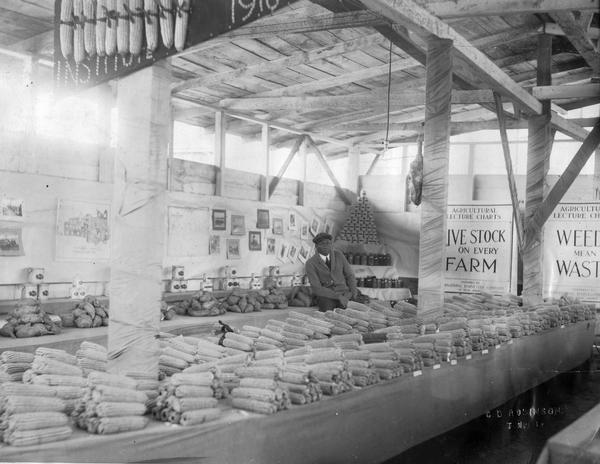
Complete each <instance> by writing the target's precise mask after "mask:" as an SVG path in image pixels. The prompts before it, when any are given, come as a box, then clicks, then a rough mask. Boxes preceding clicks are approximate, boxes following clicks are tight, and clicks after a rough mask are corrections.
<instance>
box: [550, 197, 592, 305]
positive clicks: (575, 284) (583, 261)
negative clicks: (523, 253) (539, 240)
mask: <svg viewBox="0 0 600 464" xmlns="http://www.w3.org/2000/svg"><path fill="white" fill-rule="evenodd" d="M543 247H544V253H543V282H544V283H543V285H544V292H543V294H544V296H545V297H560V296H561V295H563V294H565V293H566V294H569V295H570V296H575V297H577V298H579V299H580V300H582V301H590V302H600V203H561V204H559V205H558V206H557V207H556V208H555V209H554V211H553V212H552V215H551V216H550V217H549V218H548V220H547V221H546V224H545V225H544V235H543Z"/></svg>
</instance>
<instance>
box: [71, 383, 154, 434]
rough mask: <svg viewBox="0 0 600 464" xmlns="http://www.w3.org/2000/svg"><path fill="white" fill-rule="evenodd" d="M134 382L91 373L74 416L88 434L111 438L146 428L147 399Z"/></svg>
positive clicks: (73, 413) (76, 422)
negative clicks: (119, 433) (113, 434)
mask: <svg viewBox="0 0 600 464" xmlns="http://www.w3.org/2000/svg"><path fill="white" fill-rule="evenodd" d="M136 387H137V381H136V380H135V379H132V378H129V377H126V376H123V375H115V374H107V373H103V372H91V373H90V374H89V376H88V380H87V388H86V389H85V391H84V394H83V397H82V398H81V399H79V400H78V401H77V403H76V404H75V408H74V410H73V412H72V413H71V416H72V417H73V419H74V420H75V424H76V425H77V426H78V427H79V428H81V429H84V430H86V431H87V432H89V433H97V434H109V433H118V432H127V431H131V430H139V429H142V428H144V427H145V426H146V425H147V423H148V419H147V418H146V417H143V416H144V414H145V413H146V403H147V401H148V397H147V396H146V394H145V393H144V392H141V391H138V390H136Z"/></svg>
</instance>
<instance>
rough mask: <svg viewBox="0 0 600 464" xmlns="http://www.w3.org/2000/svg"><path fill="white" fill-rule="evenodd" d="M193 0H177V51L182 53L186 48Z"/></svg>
mask: <svg viewBox="0 0 600 464" xmlns="http://www.w3.org/2000/svg"><path fill="white" fill-rule="evenodd" d="M190 9H191V0H177V18H175V49H176V50H177V51H178V52H180V51H181V50H183V47H185V36H186V33H187V25H188V18H189V16H190Z"/></svg>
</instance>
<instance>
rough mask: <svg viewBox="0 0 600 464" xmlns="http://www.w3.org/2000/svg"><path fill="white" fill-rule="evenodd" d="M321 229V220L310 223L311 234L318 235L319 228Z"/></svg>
mask: <svg viewBox="0 0 600 464" xmlns="http://www.w3.org/2000/svg"><path fill="white" fill-rule="evenodd" d="M320 227H321V221H319V218H316V217H314V218H312V221H310V233H311V234H313V235H317V234H318V233H319V228H320Z"/></svg>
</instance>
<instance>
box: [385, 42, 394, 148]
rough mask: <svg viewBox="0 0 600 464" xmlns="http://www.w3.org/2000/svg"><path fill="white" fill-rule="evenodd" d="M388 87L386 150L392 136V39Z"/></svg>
mask: <svg viewBox="0 0 600 464" xmlns="http://www.w3.org/2000/svg"><path fill="white" fill-rule="evenodd" d="M388 64H389V66H388V86H387V87H388V88H387V121H386V124H385V140H384V141H383V150H384V151H386V150H387V148H388V144H389V136H390V99H391V95H392V41H391V40H390V53H389V58H388Z"/></svg>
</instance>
